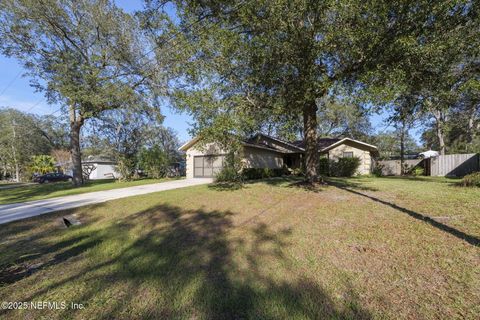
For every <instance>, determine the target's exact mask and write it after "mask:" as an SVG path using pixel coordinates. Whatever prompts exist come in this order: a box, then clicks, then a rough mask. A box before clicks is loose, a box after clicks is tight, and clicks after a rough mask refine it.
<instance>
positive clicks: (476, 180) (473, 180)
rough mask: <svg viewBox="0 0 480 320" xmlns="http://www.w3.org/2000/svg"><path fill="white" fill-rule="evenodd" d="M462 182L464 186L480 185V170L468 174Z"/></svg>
mask: <svg viewBox="0 0 480 320" xmlns="http://www.w3.org/2000/svg"><path fill="white" fill-rule="evenodd" d="M461 184H462V186H464V187H480V172H474V173H470V174H467V175H466V176H465V177H463V179H462V183H461Z"/></svg>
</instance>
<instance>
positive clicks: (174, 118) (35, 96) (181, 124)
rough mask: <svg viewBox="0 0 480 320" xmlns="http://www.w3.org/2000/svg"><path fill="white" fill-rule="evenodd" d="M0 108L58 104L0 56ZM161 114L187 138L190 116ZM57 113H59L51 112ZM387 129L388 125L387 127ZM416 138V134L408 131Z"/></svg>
mask: <svg viewBox="0 0 480 320" xmlns="http://www.w3.org/2000/svg"><path fill="white" fill-rule="evenodd" d="M116 3H117V4H118V5H119V6H120V7H122V8H124V9H125V10H126V11H129V12H132V11H134V10H139V9H142V1H139V0H137V1H135V0H117V1H116ZM0 70H1V76H0V107H13V108H16V109H19V110H21V111H29V112H31V113H36V114H50V113H52V112H54V111H56V110H58V109H59V107H60V106H58V105H49V104H47V102H46V101H45V99H44V96H43V94H42V93H41V92H35V89H34V88H32V87H31V86H30V84H29V78H26V77H22V75H21V74H22V73H23V71H24V70H23V68H22V67H21V65H20V64H19V63H18V62H17V61H16V60H15V59H12V58H6V57H4V56H1V55H0ZM162 112H163V114H164V115H165V120H164V125H165V126H167V127H171V128H173V129H175V131H176V132H177V133H178V136H179V139H180V141H182V142H183V141H186V140H188V139H189V138H190V135H189V133H188V129H189V128H190V124H191V123H193V119H192V118H191V117H190V116H189V115H187V114H180V113H178V112H177V111H175V110H173V109H172V108H170V107H169V106H164V108H163V110H162ZM55 114H56V115H59V114H60V112H57V113H55ZM386 116H387V115H386V114H383V115H374V116H372V117H371V121H372V126H373V128H374V129H375V131H376V132H379V131H383V130H384V129H385V123H384V118H385V117H386ZM387 130H388V128H387ZM412 134H414V136H415V137H416V138H417V140H418V134H415V132H412Z"/></svg>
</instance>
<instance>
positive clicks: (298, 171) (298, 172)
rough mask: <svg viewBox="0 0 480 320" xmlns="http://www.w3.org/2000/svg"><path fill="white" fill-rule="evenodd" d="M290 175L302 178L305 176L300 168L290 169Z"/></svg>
mask: <svg viewBox="0 0 480 320" xmlns="http://www.w3.org/2000/svg"><path fill="white" fill-rule="evenodd" d="M291 174H292V175H294V176H304V175H305V170H304V169H303V168H302V167H300V168H295V169H292V172H291Z"/></svg>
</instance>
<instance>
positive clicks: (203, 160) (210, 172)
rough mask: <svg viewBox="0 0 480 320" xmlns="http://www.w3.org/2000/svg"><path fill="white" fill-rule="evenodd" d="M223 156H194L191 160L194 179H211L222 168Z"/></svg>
mask: <svg viewBox="0 0 480 320" xmlns="http://www.w3.org/2000/svg"><path fill="white" fill-rule="evenodd" d="M224 161H225V156H224V155H208V156H195V157H194V158H193V176H194V177H195V178H213V177H214V176H215V175H216V174H217V173H218V172H219V171H220V170H221V169H222V168H223V163H224Z"/></svg>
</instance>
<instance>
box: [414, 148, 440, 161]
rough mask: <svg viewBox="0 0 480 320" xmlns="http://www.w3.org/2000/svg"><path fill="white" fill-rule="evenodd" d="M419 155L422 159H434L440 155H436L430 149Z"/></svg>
mask: <svg viewBox="0 0 480 320" xmlns="http://www.w3.org/2000/svg"><path fill="white" fill-rule="evenodd" d="M419 154H420V156H421V157H422V158H424V159H429V158H435V157H438V156H439V155H440V153H438V151H433V150H431V149H430V150H428V151H425V152H420V153H419Z"/></svg>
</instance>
